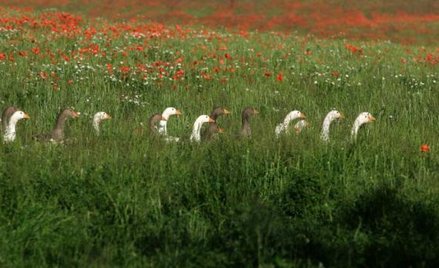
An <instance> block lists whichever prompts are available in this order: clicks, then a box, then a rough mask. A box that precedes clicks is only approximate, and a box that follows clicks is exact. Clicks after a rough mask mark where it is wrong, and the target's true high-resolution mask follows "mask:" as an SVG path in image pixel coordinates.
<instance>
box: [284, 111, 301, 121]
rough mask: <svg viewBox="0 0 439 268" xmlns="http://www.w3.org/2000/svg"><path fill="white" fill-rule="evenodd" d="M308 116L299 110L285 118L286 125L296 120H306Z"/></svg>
mask: <svg viewBox="0 0 439 268" xmlns="http://www.w3.org/2000/svg"><path fill="white" fill-rule="evenodd" d="M305 118H306V116H305V114H304V113H302V112H301V111H298V110H294V111H291V112H289V113H288V114H287V116H285V119H284V123H287V124H288V123H289V122H290V121H293V120H296V119H305Z"/></svg>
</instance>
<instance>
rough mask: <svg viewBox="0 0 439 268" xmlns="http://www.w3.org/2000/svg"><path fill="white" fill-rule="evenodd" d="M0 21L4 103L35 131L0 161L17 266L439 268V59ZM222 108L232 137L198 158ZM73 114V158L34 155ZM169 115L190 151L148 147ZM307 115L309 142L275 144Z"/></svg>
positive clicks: (78, 21)
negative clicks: (103, 116) (244, 119)
mask: <svg viewBox="0 0 439 268" xmlns="http://www.w3.org/2000/svg"><path fill="white" fill-rule="evenodd" d="M0 13H1V14H2V16H1V17H2V19H1V20H0V36H1V40H2V41H1V42H0V73H1V74H2V79H1V80H0V102H1V104H2V107H6V106H9V105H16V106H18V107H21V108H22V109H23V110H24V111H26V112H28V113H29V115H30V116H31V119H30V120H28V121H20V122H19V123H18V130H17V141H16V142H14V143H13V144H1V145H0V200H1V201H0V241H1V242H0V265H1V266H3V267H22V266H62V267H69V266H82V267H83V266H92V267H94V266H123V267H132V266H134V267H145V266H146V267H149V266H159V267H175V266H202V267H225V266H227V267H230V266H246V267H248V266H267V267H295V266H301V267H303V266H319V265H323V266H338V267H347V266H368V267H375V266H396V267H401V266H409V265H411V266H430V267H434V266H438V265H439V254H438V252H439V154H438V153H437V148H438V147H439V144H438V134H439V128H438V124H439V114H438V107H439V90H438V89H439V87H438V82H439V74H438V62H439V54H438V49H437V47H434V46H428V45H427V46H407V45H405V46H402V45H399V44H397V43H392V42H388V41H374V42H371V41H369V42H366V41H349V40H344V39H337V40H321V39H316V38H313V37H310V36H296V35H286V34H280V33H279V34H277V33H252V32H241V33H231V32H226V31H215V30H212V29H205V28H201V27H184V26H182V27H180V26H164V25H161V24H155V23H145V22H141V21H132V22H111V21H107V20H104V19H99V20H88V19H87V17H81V16H78V15H72V14H69V13H61V12H57V11H44V12H34V11H24V10H17V9H4V8H2V9H0ZM217 105H222V106H225V107H227V108H228V109H229V110H231V111H232V113H231V115H230V116H228V117H221V118H220V119H219V120H218V123H219V125H220V126H221V127H223V128H224V129H225V133H222V135H220V137H219V138H218V139H217V140H214V141H212V142H206V143H200V144H193V143H190V142H189V135H190V131H191V128H192V124H193V122H194V120H195V119H196V117H197V116H198V115H200V114H208V113H210V111H211V110H212V108H213V107H214V106H217ZM68 106H73V107H74V108H75V109H76V110H77V111H80V112H81V116H80V118H78V119H75V120H69V121H68V125H67V135H68V137H70V142H68V144H66V145H62V146H55V145H50V144H41V143H37V142H34V141H33V140H32V138H31V137H32V135H34V134H37V133H41V132H47V131H48V130H49V129H51V128H52V127H53V124H54V120H55V117H56V115H57V113H58V112H59V111H60V110H61V109H62V108H64V107H68ZM168 106H174V107H177V108H179V109H181V110H182V112H183V116H181V117H179V118H177V117H172V118H171V119H170V120H169V122H168V131H169V132H170V135H172V136H178V137H181V139H182V141H181V142H179V143H166V142H164V141H162V140H158V139H155V138H153V137H151V136H150V135H148V134H147V133H144V134H138V132H136V131H135V130H136V129H137V128H139V127H141V128H142V124H143V127H144V126H145V124H146V123H147V119H148V117H149V116H150V115H151V114H153V113H157V112H162V111H163V110H164V109H165V108H166V107H168ZM246 106H253V107H255V108H257V109H258V110H259V111H260V113H259V114H258V115H257V116H255V117H254V118H252V121H251V124H252V129H253V136H252V138H251V139H249V140H243V139H237V138H236V136H237V134H238V132H239V128H240V124H241V119H240V113H241V110H242V109H243V108H244V107H246ZM332 108H336V109H338V110H339V111H341V112H343V113H344V114H345V116H346V119H344V120H342V121H340V122H339V123H335V124H334V125H333V126H332V128H331V142H329V143H328V144H325V143H323V142H322V141H321V140H320V138H319V135H320V129H321V123H322V120H323V118H324V116H325V115H326V113H327V112H328V111H330V110H331V109H332ZM294 109H299V110H301V111H302V112H304V113H305V114H306V115H307V120H308V121H309V122H310V123H311V127H309V128H307V129H305V130H304V131H303V132H302V133H301V134H300V135H295V134H293V133H292V134H290V135H286V136H283V137H281V138H280V139H275V138H274V128H275V126H276V125H277V124H278V123H280V122H281V121H282V120H283V117H284V116H285V115H286V114H287V113H288V112H289V111H291V110H294ZM101 110H103V111H106V112H108V113H109V114H110V115H111V116H112V117H113V119H112V120H111V121H108V122H104V123H103V128H102V135H101V136H99V137H97V136H96V135H94V133H93V130H92V127H91V116H92V115H93V114H94V113H95V112H97V111H101ZM363 111H369V112H371V113H372V114H373V115H374V116H375V117H376V118H377V120H376V122H374V123H372V124H368V125H366V126H365V127H364V128H362V129H361V131H360V133H359V138H358V140H357V142H356V143H353V142H351V140H350V129H351V126H352V122H353V120H354V119H355V117H356V116H357V115H358V114H359V113H360V112H363ZM422 144H428V145H429V148H430V150H429V152H421V151H420V146H421V145H422Z"/></svg>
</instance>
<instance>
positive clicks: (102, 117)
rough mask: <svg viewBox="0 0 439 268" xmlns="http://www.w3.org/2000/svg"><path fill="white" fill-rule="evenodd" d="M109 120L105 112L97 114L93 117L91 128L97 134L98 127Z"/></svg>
mask: <svg viewBox="0 0 439 268" xmlns="http://www.w3.org/2000/svg"><path fill="white" fill-rule="evenodd" d="M109 119H111V116H110V115H109V114H107V113H106V112H97V113H96V114H95V115H94V116H93V127H94V129H95V130H96V132H97V133H98V134H99V131H100V130H99V125H100V123H101V122H102V121H103V120H109Z"/></svg>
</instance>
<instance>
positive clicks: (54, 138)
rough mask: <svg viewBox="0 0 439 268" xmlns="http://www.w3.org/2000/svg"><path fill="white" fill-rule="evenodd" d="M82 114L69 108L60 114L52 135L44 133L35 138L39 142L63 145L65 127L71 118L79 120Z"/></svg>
mask: <svg viewBox="0 0 439 268" xmlns="http://www.w3.org/2000/svg"><path fill="white" fill-rule="evenodd" d="M79 115H80V113H79V112H75V111H74V110H73V109H70V108H67V109H65V110H63V111H62V112H61V113H59V114H58V118H57V119H56V125H55V128H53V130H52V131H51V132H50V133H43V134H38V135H35V136H34V139H36V140H38V141H50V142H52V143H63V141H64V125H65V123H66V121H67V119H68V118H69V117H72V118H77V117H79Z"/></svg>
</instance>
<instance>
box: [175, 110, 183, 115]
mask: <svg viewBox="0 0 439 268" xmlns="http://www.w3.org/2000/svg"><path fill="white" fill-rule="evenodd" d="M175 114H176V115H177V116H179V115H182V114H183V113H182V112H181V111H180V110H178V109H177V110H176V111H175Z"/></svg>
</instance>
